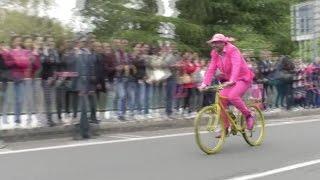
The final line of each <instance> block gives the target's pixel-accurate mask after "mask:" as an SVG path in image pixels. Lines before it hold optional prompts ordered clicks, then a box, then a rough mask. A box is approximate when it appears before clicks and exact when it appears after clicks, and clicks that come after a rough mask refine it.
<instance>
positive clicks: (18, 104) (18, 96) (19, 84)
mask: <svg viewBox="0 0 320 180" xmlns="http://www.w3.org/2000/svg"><path fill="white" fill-rule="evenodd" d="M24 89H25V81H23V80H21V81H15V82H14V93H15V106H14V113H15V122H16V123H21V119H20V115H21V111H22V104H23V99H24V94H23V92H24Z"/></svg>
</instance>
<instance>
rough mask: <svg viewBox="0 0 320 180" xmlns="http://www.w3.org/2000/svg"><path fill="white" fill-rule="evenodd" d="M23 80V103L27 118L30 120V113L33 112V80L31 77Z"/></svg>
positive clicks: (34, 105)
mask: <svg viewBox="0 0 320 180" xmlns="http://www.w3.org/2000/svg"><path fill="white" fill-rule="evenodd" d="M24 81H25V96H24V97H25V104H27V106H26V107H27V108H26V110H27V114H28V118H29V119H30V120H31V115H32V113H35V107H36V103H35V91H34V90H35V87H34V86H35V82H34V81H33V79H26V80H24Z"/></svg>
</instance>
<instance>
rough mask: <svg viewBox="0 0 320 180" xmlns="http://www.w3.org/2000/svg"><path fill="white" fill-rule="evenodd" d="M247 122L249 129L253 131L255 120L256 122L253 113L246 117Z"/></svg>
mask: <svg viewBox="0 0 320 180" xmlns="http://www.w3.org/2000/svg"><path fill="white" fill-rule="evenodd" d="M246 122H247V129H248V130H250V131H251V130H252V129H253V126H254V122H255V119H254V117H253V116H252V115H250V116H248V117H247V119H246Z"/></svg>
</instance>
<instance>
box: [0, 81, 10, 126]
mask: <svg viewBox="0 0 320 180" xmlns="http://www.w3.org/2000/svg"><path fill="white" fill-rule="evenodd" d="M0 97H1V100H2V102H1V103H2V104H1V108H2V109H1V113H2V119H3V122H5V123H6V122H8V121H7V118H8V116H7V112H8V111H9V103H8V97H9V90H8V82H2V84H1V92H0Z"/></svg>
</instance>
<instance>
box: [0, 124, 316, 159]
mask: <svg viewBox="0 0 320 180" xmlns="http://www.w3.org/2000/svg"><path fill="white" fill-rule="evenodd" d="M311 122H320V119H311V120H302V121H292V122H280V123H272V124H267V125H266V126H267V127H272V126H283V125H292V124H302V123H311ZM190 135H194V133H193V132H191V133H179V134H167V135H159V136H151V137H132V138H127V139H120V140H111V141H98V142H84V143H76V144H68V145H58V146H49V147H40V148H30V149H22V150H12V151H6V152H0V155H6V154H18V153H26V152H36V151H45V150H55V149H66V148H75V147H84V146H95V145H102V144H113V143H123V142H134V141H144V140H150V139H161V138H172V137H182V136H190Z"/></svg>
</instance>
